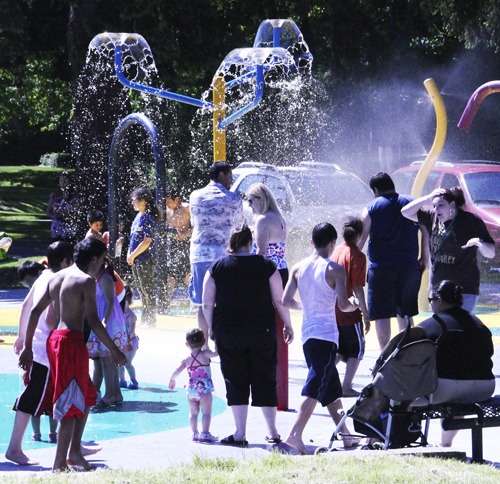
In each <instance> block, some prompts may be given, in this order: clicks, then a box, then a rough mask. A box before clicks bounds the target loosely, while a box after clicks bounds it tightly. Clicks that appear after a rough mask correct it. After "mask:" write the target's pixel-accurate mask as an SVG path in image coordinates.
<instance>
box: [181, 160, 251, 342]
mask: <svg viewBox="0 0 500 484" xmlns="http://www.w3.org/2000/svg"><path fill="white" fill-rule="evenodd" d="M232 182H233V171H232V168H231V165H229V163H226V162H224V161H217V162H215V163H214V164H213V165H212V166H211V167H210V183H209V184H208V185H207V186H206V187H204V188H201V189H199V190H195V191H194V192H193V193H191V196H190V197H189V210H190V213H191V226H192V227H193V233H192V235H191V243H190V262H191V280H190V281H189V299H190V300H191V303H192V304H193V305H194V306H198V327H199V328H200V329H201V330H202V331H203V333H204V334H205V341H206V342H207V344H208V326H207V322H206V320H205V316H204V315H203V311H202V288H203V279H204V277H205V273H206V271H207V269H208V268H209V266H210V264H211V263H212V262H213V261H215V260H217V259H218V258H220V257H223V256H225V255H227V251H226V249H227V244H228V242H229V237H230V236H231V232H232V231H233V230H234V229H235V228H238V227H241V226H242V224H243V204H242V201H241V199H240V197H239V195H237V194H236V193H233V192H230V191H229V188H230V187H231V184H232Z"/></svg>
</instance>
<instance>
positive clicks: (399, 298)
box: [367, 266, 422, 321]
mask: <svg viewBox="0 0 500 484" xmlns="http://www.w3.org/2000/svg"><path fill="white" fill-rule="evenodd" d="M421 278H422V276H421V273H420V271H419V269H418V267H417V266H415V268H411V267H370V268H369V269H368V291H367V300H368V301H367V302H368V312H369V313H370V320H371V321H374V320H377V319H386V318H392V317H394V316H396V315H398V316H402V317H403V316H410V317H411V316H415V315H416V314H418V291H419V290H420V281H421Z"/></svg>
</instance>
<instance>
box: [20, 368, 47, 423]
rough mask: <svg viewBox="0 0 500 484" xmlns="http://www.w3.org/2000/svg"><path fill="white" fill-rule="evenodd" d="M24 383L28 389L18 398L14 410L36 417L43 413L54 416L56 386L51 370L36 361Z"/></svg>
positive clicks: (27, 372) (27, 373)
mask: <svg viewBox="0 0 500 484" xmlns="http://www.w3.org/2000/svg"><path fill="white" fill-rule="evenodd" d="M24 383H25V384H26V388H25V389H24V391H23V392H22V393H21V395H19V397H17V400H16V403H15V404H14V408H13V409H12V410H16V411H17V410H19V411H21V412H24V413H28V414H29V415H33V416H34V417H39V416H40V415H42V414H43V413H46V414H48V415H52V399H53V397H54V384H53V382H52V377H51V375H50V370H49V368H48V367H47V366H45V365H41V364H40V363H37V362H36V361H34V362H33V364H32V365H31V368H30V369H29V370H27V371H26V373H25V375H24Z"/></svg>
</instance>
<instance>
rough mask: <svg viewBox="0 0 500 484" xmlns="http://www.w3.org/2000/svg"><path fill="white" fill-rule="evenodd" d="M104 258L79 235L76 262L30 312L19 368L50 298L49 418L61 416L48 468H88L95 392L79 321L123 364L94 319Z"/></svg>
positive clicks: (28, 358)
mask: <svg viewBox="0 0 500 484" xmlns="http://www.w3.org/2000/svg"><path fill="white" fill-rule="evenodd" d="M105 256H106V245H105V244H104V243H103V242H101V241H100V240H97V239H93V238H89V239H84V240H83V241H81V242H79V243H78V244H77V245H76V246H75V252H74V261H75V264H74V265H73V266H71V267H69V268H67V269H63V270H62V271H60V272H58V273H57V274H55V275H54V277H53V278H52V279H51V280H50V281H49V283H48V285H47V289H46V291H45V293H44V294H43V295H42V296H41V297H40V299H39V300H38V301H35V305H34V307H33V309H32V311H31V314H30V318H29V323H28V329H27V331H26V340H25V348H24V350H23V352H22V353H21V356H20V357H19V366H20V367H21V368H23V369H26V368H28V367H29V366H30V365H31V362H32V360H33V351H32V341H33V333H34V330H35V328H36V323H37V321H38V318H39V317H40V314H41V313H42V312H43V310H44V309H45V308H46V307H47V306H48V305H49V304H50V303H51V302H52V303H53V308H54V317H55V320H56V321H59V324H58V326H57V328H56V330H54V331H53V332H52V333H51V334H50V336H49V339H48V340H47V352H48V355H49V361H50V368H51V371H52V374H53V378H54V398H53V403H54V418H55V419H58V420H60V426H59V434H58V439H57V450H56V456H55V459H54V465H53V471H54V472H59V471H66V470H69V466H77V467H80V468H82V469H83V470H92V469H93V466H91V465H90V464H89V463H88V462H87V461H86V460H85V458H84V457H83V455H82V452H81V445H80V444H81V440H82V435H83V431H84V429H85V423H86V421H87V417H88V414H89V410H90V407H91V406H92V405H95V403H96V391H95V388H94V386H93V385H92V382H91V381H90V377H89V359H88V352H87V348H86V346H85V341H84V338H83V325H84V319H85V317H86V318H87V322H88V324H89V326H90V328H91V329H92V330H93V331H94V333H95V334H96V335H97V337H98V338H99V339H100V340H101V342H102V343H103V344H104V345H106V346H107V347H108V349H109V350H110V352H111V357H112V358H113V360H114V362H115V364H116V365H117V366H122V365H124V364H125V363H126V362H127V358H126V357H125V355H124V354H123V353H122V352H121V351H120V350H119V349H118V348H117V346H116V345H115V344H114V343H113V341H112V339H111V338H110V337H109V335H108V333H107V332H106V329H105V328H104V326H103V325H102V323H101V322H100V321H99V318H98V316H97V307H96V285H95V280H94V276H95V275H96V274H97V272H98V271H99V269H100V267H101V266H102V264H103V262H104V258H105Z"/></svg>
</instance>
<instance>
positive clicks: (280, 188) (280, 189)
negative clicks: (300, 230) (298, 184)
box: [236, 173, 291, 210]
mask: <svg viewBox="0 0 500 484" xmlns="http://www.w3.org/2000/svg"><path fill="white" fill-rule="evenodd" d="M254 183H264V185H266V186H267V187H268V188H269V190H271V192H273V195H274V198H275V199H276V202H277V203H278V206H279V207H280V208H281V209H282V210H289V209H290V206H291V203H290V199H289V197H288V192H287V190H286V186H285V184H284V183H283V181H282V180H280V179H279V178H277V177H275V176H269V175H263V174H259V173H256V174H253V175H247V176H245V177H244V178H243V180H242V181H241V183H240V185H239V186H238V188H237V189H236V193H238V194H239V195H240V196H241V197H243V196H244V195H245V194H246V192H247V191H248V189H249V188H250V186H251V185H253V184H254Z"/></svg>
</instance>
